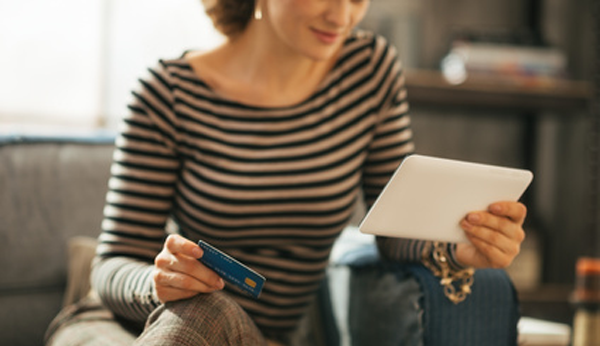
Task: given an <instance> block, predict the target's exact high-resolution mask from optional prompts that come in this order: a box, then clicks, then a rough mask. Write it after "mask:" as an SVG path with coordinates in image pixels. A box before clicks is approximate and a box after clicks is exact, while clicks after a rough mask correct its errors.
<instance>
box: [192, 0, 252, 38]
mask: <svg viewBox="0 0 600 346" xmlns="http://www.w3.org/2000/svg"><path fill="white" fill-rule="evenodd" d="M254 3H255V0H202V4H203V5H204V9H205V11H206V14H207V15H208V16H209V17H210V19H211V20H212V22H213V25H214V26H215V28H216V29H217V30H219V31H220V32H221V33H222V34H223V35H225V36H227V37H229V38H232V37H234V36H236V35H238V34H240V33H242V32H243V31H244V30H245V29H246V26H247V25H248V23H249V22H250V20H251V18H252V15H253V13H254Z"/></svg>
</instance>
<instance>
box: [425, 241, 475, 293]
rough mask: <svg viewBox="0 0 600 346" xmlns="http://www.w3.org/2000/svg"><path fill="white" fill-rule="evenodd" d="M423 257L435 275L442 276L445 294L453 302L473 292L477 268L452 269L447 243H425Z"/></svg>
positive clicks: (441, 280) (441, 281)
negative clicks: (472, 287)
mask: <svg viewBox="0 0 600 346" xmlns="http://www.w3.org/2000/svg"><path fill="white" fill-rule="evenodd" d="M421 259H422V261H423V265H424V266H425V267H426V268H428V269H429V270H431V272H432V273H433V275H435V276H437V277H439V278H440V284H441V285H442V286H444V295H445V296H446V297H447V298H448V299H449V300H450V301H451V302H452V303H454V304H458V303H460V302H462V301H464V300H465V299H467V296H468V295H469V294H470V293H471V286H472V285H473V274H474V273H475V270H474V269H473V268H466V269H462V270H459V271H452V270H451V269H450V265H449V264H448V253H447V251H446V244H445V243H440V242H434V243H433V244H431V243H430V242H427V243H425V246H424V247H423V252H422V257H421ZM457 286H458V287H457ZM457 288H459V289H457Z"/></svg>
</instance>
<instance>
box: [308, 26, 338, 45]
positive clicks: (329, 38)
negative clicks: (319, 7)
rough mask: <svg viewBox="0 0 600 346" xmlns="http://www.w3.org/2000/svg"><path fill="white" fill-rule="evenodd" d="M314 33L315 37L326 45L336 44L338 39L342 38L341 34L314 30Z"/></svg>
mask: <svg viewBox="0 0 600 346" xmlns="http://www.w3.org/2000/svg"><path fill="white" fill-rule="evenodd" d="M312 32H313V33H314V34H315V36H317V38H318V39H319V40H320V41H321V42H323V43H326V44H332V43H335V42H336V41H337V40H338V38H339V37H340V34H338V33H335V32H327V31H321V30H318V29H314V28H313V29H312Z"/></svg>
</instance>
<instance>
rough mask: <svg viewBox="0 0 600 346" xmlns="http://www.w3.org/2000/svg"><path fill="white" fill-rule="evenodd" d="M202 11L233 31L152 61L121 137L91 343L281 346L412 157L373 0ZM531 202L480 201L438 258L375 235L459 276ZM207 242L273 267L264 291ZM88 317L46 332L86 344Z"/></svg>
mask: <svg viewBox="0 0 600 346" xmlns="http://www.w3.org/2000/svg"><path fill="white" fill-rule="evenodd" d="M205 5H206V8H207V12H208V14H209V15H210V16H211V18H212V19H213V21H214V23H215V26H216V27H217V28H218V29H219V30H221V31H222V32H223V33H224V34H225V35H226V36H227V38H228V39H227V41H226V42H225V43H224V44H223V45H222V46H220V47H218V48H216V49H215V50H212V51H209V52H186V53H185V54H184V55H183V56H182V57H181V58H179V59H174V60H168V61H161V62H160V64H159V66H158V67H157V68H155V69H152V70H150V75H149V77H148V78H146V79H144V80H142V81H141V89H140V90H139V91H138V92H136V93H134V96H135V98H134V102H133V103H132V104H131V106H130V107H129V108H130V115H129V116H128V117H127V118H126V119H125V120H124V126H123V129H122V132H121V135H120V136H119V138H118V139H117V150H116V152H115V156H114V163H113V167H112V177H111V180H110V183H109V187H110V191H109V193H108V195H107V204H106V208H105V219H104V222H103V225H102V226H103V232H102V234H101V235H100V245H99V246H98V250H97V258H96V261H95V264H94V268H93V273H92V286H93V288H94V291H95V292H96V293H97V294H98V295H99V297H100V298H101V301H102V307H98V309H100V310H99V311H102V312H103V313H108V312H110V314H109V315H108V316H109V317H107V318H104V319H103V323H105V328H106V329H107V330H111V332H110V333H109V332H102V329H101V328H99V327H97V325H98V324H96V327H93V328H92V327H88V333H89V334H91V335H92V336H89V337H88V336H86V337H85V340H86V342H87V344H90V345H93V344H95V343H94V342H96V341H98V342H100V340H102V339H103V338H106V337H110V338H112V339H113V340H111V343H112V344H123V345H126V344H133V343H138V344H144V345H148V344H154V343H156V344H161V345H164V344H168V343H169V342H170V343H175V344H184V345H187V344H189V345H221V344H240V345H264V344H265V343H267V342H269V343H281V344H285V343H286V340H287V338H288V337H289V334H290V333H291V332H292V331H293V330H294V328H295V326H296V325H297V322H298V320H299V319H300V317H301V316H302V315H303V313H304V311H305V308H306V307H307V304H308V303H309V301H310V299H311V296H312V295H313V294H314V292H315V290H316V289H317V287H318V285H319V283H320V281H321V279H322V278H323V275H324V271H325V267H326V264H327V260H328V256H329V252H330V249H331V246H332V244H333V242H334V240H335V239H336V237H337V236H338V234H339V233H340V232H341V230H342V229H343V228H344V226H345V225H346V224H347V222H348V221H349V218H350V216H351V214H352V211H353V207H354V205H355V202H356V200H357V198H358V196H359V190H361V189H362V190H363V191H364V196H365V201H366V203H367V205H370V204H371V203H372V202H373V201H374V199H375V198H376V197H377V195H378V194H379V192H380V191H381V189H382V188H383V186H384V185H385V183H386V182H387V180H388V178H389V177H390V175H391V173H392V172H393V171H394V169H395V168H396V167H397V166H398V165H399V163H400V162H401V161H402V159H403V158H404V157H405V156H406V155H409V154H411V153H412V152H413V151H414V146H413V142H412V133H411V131H410V121H409V117H408V115H407V110H408V105H407V102H406V93H405V90H404V79H403V75H402V70H401V68H400V65H399V63H398V60H397V56H396V54H395V51H394V49H393V48H392V47H391V46H389V45H388V44H387V43H386V42H385V40H383V39H382V38H380V37H376V36H373V35H371V34H367V33H362V32H354V29H355V27H356V25H357V24H358V23H359V22H360V20H361V19H362V18H363V17H364V15H365V13H366V11H367V8H368V5H369V4H368V1H360V0H257V1H256V2H253V1H248V0H216V1H211V2H210V3H208V1H205ZM525 213H526V212H525V207H524V206H523V205H521V204H519V203H512V202H499V203H495V204H493V205H492V206H490V208H489V210H487V211H476V212H473V213H470V214H469V215H467V216H466V218H465V219H464V220H463V221H462V226H463V228H464V229H465V231H466V234H467V235H468V237H469V239H470V240H471V243H470V244H459V245H456V246H452V245H446V246H443V247H437V248H436V249H435V256H434V255H433V252H434V250H432V249H431V246H430V245H431V244H429V243H426V242H422V241H406V240H404V241H403V240H398V239H384V238H380V239H378V245H379V248H380V251H381V252H382V254H383V255H384V256H385V257H387V258H388V259H390V260H397V261H419V260H421V257H422V256H424V257H423V258H424V259H425V260H426V262H429V261H433V262H435V261H438V262H437V263H434V265H445V264H447V265H448V271H447V273H446V275H447V276H449V278H452V275H453V274H454V273H457V272H461V273H464V272H462V271H461V270H462V269H464V268H467V267H476V268H483V267H504V266H507V265H508V264H510V262H511V261H512V260H513V258H514V257H515V256H516V255H517V254H518V252H519V246H520V243H521V242H522V240H523V238H524V232H523V229H522V224H523V221H524V218H525ZM166 225H170V226H172V227H171V230H172V231H173V233H175V234H172V235H170V236H168V237H167V233H166V231H165V229H166V228H168V227H166ZM199 239H202V240H205V241H207V242H208V243H211V244H212V245H214V246H216V247H217V248H220V249H221V250H224V251H225V252H227V253H229V254H230V255H232V256H233V257H235V258H237V259H238V260H240V261H241V262H243V263H246V264H247V265H249V266H250V267H252V268H254V269H256V270H257V271H258V272H260V273H261V274H263V275H264V276H266V277H267V283H266V284H265V287H264V290H263V293H262V295H261V297H260V299H258V300H254V299H252V298H250V297H248V296H245V295H243V294H240V293H239V292H238V291H236V290H235V289H234V288H231V287H229V286H228V285H225V284H224V282H223V280H222V279H221V278H219V276H218V275H216V274H215V273H214V272H213V271H211V270H210V269H208V268H207V267H205V266H204V265H203V264H202V263H201V262H199V261H198V259H199V258H201V257H202V255H203V254H202V251H201V249H200V248H199V247H198V246H197V245H196V242H197V241H198V240H199ZM440 258H445V259H447V261H443V262H444V263H441V262H440ZM75 315H77V314H75ZM99 319H100V318H99ZM82 320H83V321H82ZM74 321H75V322H74ZM85 323H86V321H85V319H83V318H79V319H78V318H76V317H75V318H72V319H71V322H66V323H64V326H63V327H61V328H60V329H59V330H58V331H57V332H55V333H54V336H53V339H52V340H53V341H54V343H55V344H65V343H67V340H70V341H73V339H77V338H80V339H81V338H82V337H80V335H81V334H82V333H81V329H82V328H84V326H85V325H86V324H85ZM87 323H88V324H87V325H88V326H91V325H92V323H90V322H89V321H88V322H87ZM144 324H145V325H146V327H145V330H144V332H143V333H142V334H141V335H139V336H138V334H139V333H140V332H141V330H142V326H143V325H144ZM78 328H79V332H78ZM90 329H92V330H90ZM116 330H118V332H117V331H116ZM114 339H119V340H118V342H117V340H114ZM79 341H81V340H79Z"/></svg>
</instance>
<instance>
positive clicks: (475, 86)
mask: <svg viewBox="0 0 600 346" xmlns="http://www.w3.org/2000/svg"><path fill="white" fill-rule="evenodd" d="M406 87H407V90H408V97H409V100H410V102H411V104H414V105H430V106H463V107H485V108H500V109H518V110H532V111H539V110H559V111H565V110H577V109H579V110H585V109H586V108H588V107H589V104H590V101H591V99H592V87H591V85H590V83H587V82H583V81H572V80H566V79H551V78H543V79H541V78H526V77H518V78H517V77H499V76H489V75H471V76H469V77H468V78H467V80H466V81H465V82H463V83H461V84H457V85H454V84H450V83H448V82H447V81H446V79H445V78H444V76H443V75H442V73H441V72H439V71H435V70H407V71H406Z"/></svg>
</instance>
